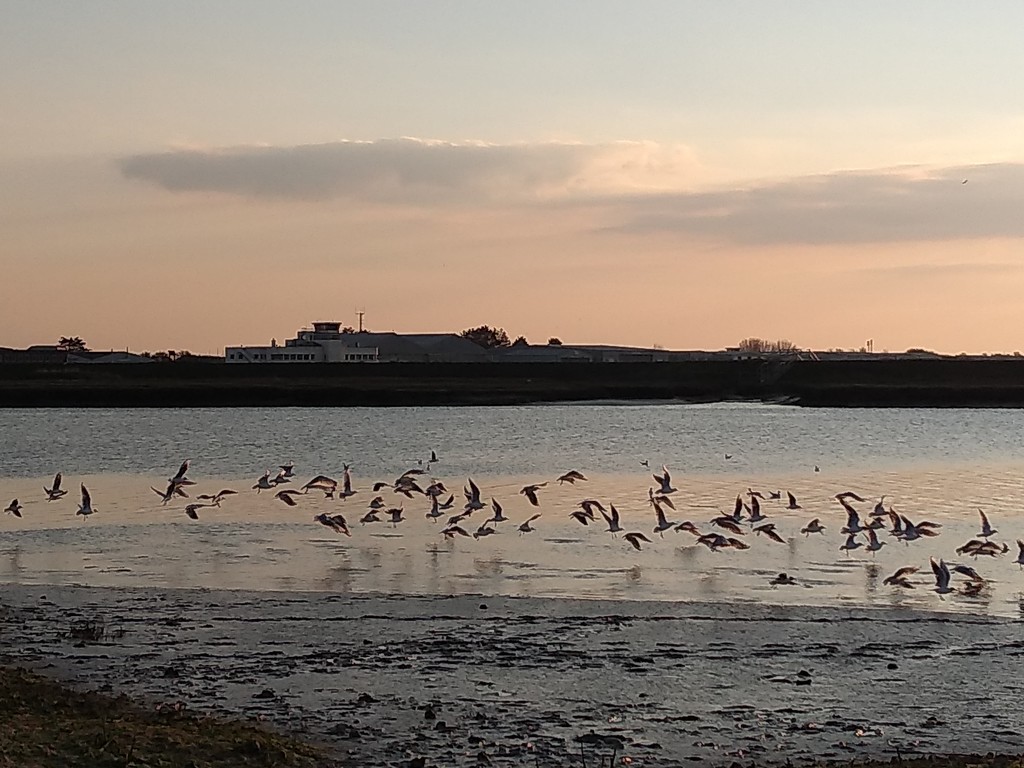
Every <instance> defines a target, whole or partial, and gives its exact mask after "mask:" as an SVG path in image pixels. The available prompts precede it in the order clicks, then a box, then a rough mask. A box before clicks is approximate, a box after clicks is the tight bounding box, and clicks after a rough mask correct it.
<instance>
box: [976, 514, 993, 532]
mask: <svg viewBox="0 0 1024 768" xmlns="http://www.w3.org/2000/svg"><path fill="white" fill-rule="evenodd" d="M978 514H979V515H981V530H983V531H987V530H988V529H989V527H990V526H989V524H988V517H987V516H986V515H985V511H984V510H982V509H979V510H978Z"/></svg>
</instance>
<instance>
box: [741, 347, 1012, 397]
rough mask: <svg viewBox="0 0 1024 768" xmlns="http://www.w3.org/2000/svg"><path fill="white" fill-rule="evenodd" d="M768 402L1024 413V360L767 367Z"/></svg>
mask: <svg viewBox="0 0 1024 768" xmlns="http://www.w3.org/2000/svg"><path fill="white" fill-rule="evenodd" d="M761 378H762V382H763V384H764V390H763V392H762V397H764V398H765V399H777V400H783V401H786V402H792V403H794V404H797V405H804V406H833V407H1010V408H1020V407H1024V359H1015V358H991V359H978V358H971V359H958V358H940V359H930V360H929V359H923V360H914V359H911V360H906V359H904V360H901V359H895V358H886V357H882V356H879V357H878V358H876V359H871V360H835V361H814V360H799V361H794V362H791V363H787V362H782V363H765V364H764V367H763V368H762V377H761Z"/></svg>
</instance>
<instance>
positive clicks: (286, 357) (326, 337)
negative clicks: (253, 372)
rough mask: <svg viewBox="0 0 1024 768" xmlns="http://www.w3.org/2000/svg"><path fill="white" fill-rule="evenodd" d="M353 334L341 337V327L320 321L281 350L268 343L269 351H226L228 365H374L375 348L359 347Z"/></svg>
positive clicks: (300, 331)
mask: <svg viewBox="0 0 1024 768" xmlns="http://www.w3.org/2000/svg"><path fill="white" fill-rule="evenodd" d="M356 338H357V336H356V334H351V333H342V332H341V323H337V322H333V321H320V322H316V323H313V327H312V328H302V329H300V330H299V332H298V333H297V334H296V337H295V338H294V339H286V340H285V342H284V346H281V345H279V344H278V343H277V342H276V341H271V342H270V346H269V347H227V348H225V350H224V362H227V363H375V362H377V361H378V360H379V359H380V355H379V351H378V349H377V347H368V346H360V345H359V344H358V342H357V341H355V339H356Z"/></svg>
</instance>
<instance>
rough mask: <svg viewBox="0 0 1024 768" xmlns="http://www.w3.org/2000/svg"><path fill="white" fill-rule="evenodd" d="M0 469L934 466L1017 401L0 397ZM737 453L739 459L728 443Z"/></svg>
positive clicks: (969, 447)
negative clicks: (69, 400)
mask: <svg viewBox="0 0 1024 768" xmlns="http://www.w3.org/2000/svg"><path fill="white" fill-rule="evenodd" d="M0 435H2V436H3V439H2V442H0V473H2V476H5V477H10V478H19V477H35V476H45V475H47V474H51V473H52V472H54V471H55V468H57V467H59V468H62V469H63V470H64V472H65V474H68V475H75V474H100V473H107V472H112V473H129V474H145V475H149V474H156V475H158V476H159V475H163V474H164V473H166V472H167V471H168V470H169V469H170V468H172V467H176V466H177V464H178V463H179V462H180V461H181V459H182V458H183V457H185V456H188V457H191V458H193V459H194V460H195V462H196V469H197V470H200V468H201V472H202V473H203V474H205V475H207V476H222V477H232V476H239V477H249V476H250V475H252V474H253V473H256V474H259V473H260V472H262V471H263V470H264V469H265V468H266V467H268V466H275V465H276V464H278V463H281V462H284V461H294V462H295V463H296V464H297V465H298V466H299V467H300V468H302V469H305V470H307V471H310V472H313V471H320V470H324V471H340V467H341V464H342V462H347V463H349V464H352V465H353V467H354V468H356V470H357V471H359V472H360V473H361V474H363V475H364V476H372V475H377V474H381V473H383V474H385V475H390V474H391V473H395V472H400V471H402V470H404V469H406V468H408V466H410V465H412V464H413V463H414V462H415V461H416V460H417V459H425V458H426V457H428V456H429V454H430V451H431V450H432V449H433V450H436V451H437V453H438V455H439V457H440V458H441V460H442V463H441V464H439V465H438V466H437V471H439V472H442V471H443V472H444V474H446V475H449V476H463V475H470V474H472V475H481V476H483V475H489V474H501V475H531V474H537V473H540V474H544V473H550V472H551V470H552V469H553V468H555V467H561V466H566V467H569V466H578V467H586V468H589V469H590V470H591V471H592V472H595V473H602V472H608V473H623V472H633V471H635V470H636V469H637V467H638V461H639V460H641V459H648V460H649V461H650V463H651V466H652V467H655V466H659V465H661V464H663V463H667V464H669V465H671V466H672V467H673V468H675V471H676V472H677V473H678V474H684V473H693V474H701V475H705V474H715V475H719V474H724V475H735V476H737V477H740V478H743V477H750V476H754V475H757V474H761V473H787V472H799V471H803V470H805V469H808V468H812V467H813V466H814V465H819V466H820V467H821V468H822V470H823V471H849V470H854V469H862V470H871V469H892V468H898V467H916V468H932V467H938V466H942V465H948V464H953V465H963V464H990V463H1004V464H1005V463H1016V462H1024V440H1022V439H1021V436H1022V435H1024V410H1009V409H1007V410H1004V409H986V410H971V409H828V408H823V409H798V408H788V407H781V406H770V405H758V404H731V403H730V404H714V405H551V406H524V407H506V408H489V407H481V408H473V407H465V408H389V409H383V408H274V409H262V410H260V409H243V408H237V409H236V408H209V409H191V410H187V409H174V410H171V409H168V410H161V409H125V410H105V409H97V410H62V409H41V410H0ZM726 453H729V454H731V455H732V456H733V458H732V459H731V460H730V461H728V462H727V461H725V460H724V455H725V454H726Z"/></svg>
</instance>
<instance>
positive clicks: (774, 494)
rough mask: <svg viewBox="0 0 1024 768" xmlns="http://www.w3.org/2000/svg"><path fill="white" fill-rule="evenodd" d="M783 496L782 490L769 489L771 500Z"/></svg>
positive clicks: (769, 498) (776, 499)
mask: <svg viewBox="0 0 1024 768" xmlns="http://www.w3.org/2000/svg"><path fill="white" fill-rule="evenodd" d="M781 498H782V491H768V500H769V501H778V500H779V499H781Z"/></svg>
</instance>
